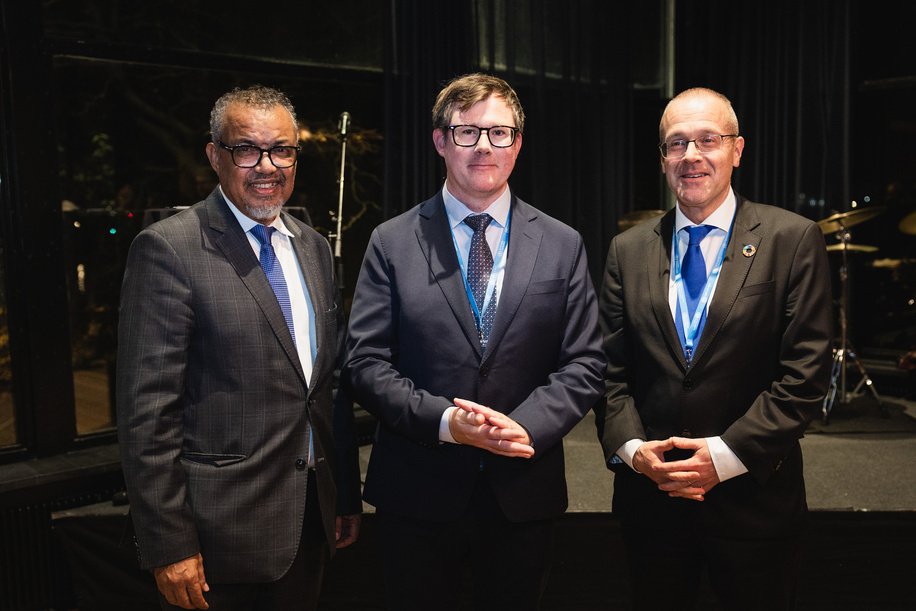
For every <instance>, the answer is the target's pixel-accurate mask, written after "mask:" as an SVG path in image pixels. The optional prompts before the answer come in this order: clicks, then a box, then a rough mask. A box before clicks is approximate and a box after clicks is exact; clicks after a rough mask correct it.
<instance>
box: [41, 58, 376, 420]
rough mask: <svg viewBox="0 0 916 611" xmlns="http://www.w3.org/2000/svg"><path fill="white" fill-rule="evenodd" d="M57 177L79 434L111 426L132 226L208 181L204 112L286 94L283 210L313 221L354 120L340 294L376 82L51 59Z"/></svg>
mask: <svg viewBox="0 0 916 611" xmlns="http://www.w3.org/2000/svg"><path fill="white" fill-rule="evenodd" d="M54 79H55V83H56V85H57V89H58V91H59V94H58V95H57V96H56V97H55V100H56V104H57V106H56V115H57V121H56V124H57V129H58V139H59V153H60V184H61V193H62V198H63V202H62V209H61V215H62V222H63V230H64V264H65V266H66V278H67V291H68V304H69V316H70V333H71V336H70V343H71V348H72V362H73V372H74V374H73V375H74V391H75V398H76V425H77V433H78V434H80V435H85V434H88V433H94V432H98V431H102V430H105V429H108V428H111V427H113V426H114V425H115V419H114V411H115V402H114V379H115V364H116V361H117V330H118V305H119V302H120V290H121V282H122V279H123V275H124V267H125V264H126V261H127V252H128V250H129V248H130V244H131V242H132V241H133V239H134V237H135V236H136V235H137V233H139V231H140V230H141V229H142V228H143V227H144V226H146V225H147V224H149V223H150V222H152V221H153V220H157V219H159V218H161V217H163V216H165V215H167V212H168V211H166V210H163V209H165V208H172V207H175V206H190V205H193V204H195V203H197V202H198V201H200V200H202V199H205V198H206V197H207V195H209V194H210V192H211V191H212V190H213V188H214V187H215V186H216V175H215V173H214V172H213V170H212V168H211V167H210V164H209V161H208V160H207V157H206V154H205V147H206V144H207V142H208V141H209V118H210V109H211V108H212V106H213V103H214V101H215V100H216V99H217V98H218V97H219V96H220V95H222V94H223V93H225V92H226V91H229V90H230V89H232V88H233V87H234V86H237V85H239V86H245V85H250V84H252V83H256V82H260V83H263V84H265V85H269V86H275V87H279V88H280V89H282V90H284V91H285V92H286V93H287V94H288V95H289V96H290V99H291V100H292V102H293V104H294V105H295V106H296V110H297V115H298V118H299V122H300V145H301V146H302V153H301V155H300V159H299V169H298V180H297V181H296V188H295V191H294V192H293V196H292V198H291V200H290V201H289V202H288V203H287V206H288V207H300V208H306V209H307V210H308V213H309V216H310V217H311V219H312V221H313V223H314V225H315V228H316V229H317V230H318V231H320V232H322V233H324V234H325V235H327V233H328V232H329V230H330V229H331V228H332V227H334V226H335V222H334V219H333V218H331V217H330V216H329V211H331V210H334V209H336V203H337V200H338V190H339V186H338V181H337V179H338V172H339V166H340V152H341V144H340V140H339V135H338V127H337V125H338V118H339V116H340V114H341V112H342V111H343V110H347V111H349V113H350V115H351V116H352V117H353V120H352V121H353V123H352V127H351V132H350V134H349V140H348V148H347V157H346V161H347V166H348V176H347V179H346V184H347V185H348V187H349V189H348V192H347V194H346V197H345V212H344V223H343V228H344V230H345V231H346V232H347V233H346V236H347V239H346V240H344V243H343V244H344V258H345V260H346V262H347V265H346V266H345V269H346V275H347V276H348V278H347V287H348V290H351V289H352V286H353V285H354V284H355V277H356V273H357V272H358V269H359V265H358V262H359V260H360V259H361V257H362V253H363V252H364V251H365V246H366V244H367V242H368V235H369V233H370V231H371V229H372V228H374V227H375V225H376V224H377V223H378V222H379V220H380V214H381V212H380V207H379V206H378V205H377V204H376V202H377V201H379V200H380V199H381V179H380V176H381V155H380V148H379V145H380V141H381V136H380V134H379V130H378V126H379V125H380V124H381V108H380V105H379V104H378V103H377V100H378V99H380V98H381V97H382V92H381V81H380V80H379V81H378V83H377V84H375V85H373V84H367V83H366V82H365V80H362V79H354V80H353V81H352V82H349V83H345V82H344V83H335V86H334V87H328V86H327V84H326V83H324V82H318V81H308V80H306V79H291V78H289V77H271V76H270V75H264V74H258V75H243V74H239V73H231V74H230V73H223V72H218V71H208V70H198V69H190V68H188V69H185V68H176V67H169V66H155V65H145V64H135V63H126V62H112V61H96V60H88V59H81V58H73V57H65V56H60V57H56V58H55V59H54Z"/></svg>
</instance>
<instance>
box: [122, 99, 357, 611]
mask: <svg viewBox="0 0 916 611" xmlns="http://www.w3.org/2000/svg"><path fill="white" fill-rule="evenodd" d="M210 129H211V132H212V142H210V143H209V144H207V156H208V157H209V159H210V163H211V165H212V166H213V169H214V170H215V171H216V173H217V175H218V176H219V183H220V184H219V186H218V187H217V188H216V189H215V190H214V191H213V192H212V193H211V194H210V196H209V197H207V199H206V200H204V201H202V202H200V203H198V204H196V205H195V206H193V207H191V208H190V209H189V210H187V211H184V212H181V213H180V214H177V215H175V216H172V217H170V218H168V219H165V220H163V221H160V222H158V223H155V224H153V225H151V226H150V227H149V228H147V229H146V230H144V231H143V232H141V233H140V235H139V236H137V238H136V240H135V241H134V243H133V245H132V246H131V250H130V254H129V257H128V263H127V271H126V273H125V276H124V285H123V289H122V302H121V318H120V326H119V330H118V334H119V338H118V339H119V346H118V350H119V351H118V380H117V395H118V397H117V399H118V400H117V403H118V429H119V434H120V442H121V456H122V461H123V465H124V475H125V480H126V482H127V489H128V494H129V497H130V503H131V516H132V518H133V523H134V526H135V529H136V539H137V547H138V554H139V555H140V561H141V566H142V567H143V568H150V569H152V571H153V574H154V575H155V577H156V582H157V584H158V586H159V590H160V592H161V599H162V607H163V609H175V608H186V609H193V608H198V609H206V608H209V607H210V606H212V607H213V608H214V609H220V610H223V609H232V610H236V609H239V610H240V609H292V608H296V609H314V608H315V607H316V606H317V600H318V594H319V589H320V585H321V577H322V570H323V566H324V561H325V559H326V557H327V556H328V555H329V553H333V549H334V548H335V546H336V547H343V546H345V545H348V544H349V543H351V542H352V541H353V540H355V538H356V535H357V533H358V530H359V512H360V500H359V467H358V457H357V447H356V443H355V437H354V434H353V413H352V410H351V409H346V408H341V409H337V408H335V400H334V396H333V389H332V386H333V379H334V372H335V363H336V361H337V357H338V354H339V353H338V345H339V343H341V342H342V338H343V311H342V308H341V304H340V295H339V292H338V290H337V284H336V282H335V279H334V274H333V259H332V256H331V251H330V247H329V245H328V243H327V241H326V240H325V239H324V238H323V237H322V236H320V235H319V234H318V233H316V232H315V231H314V230H312V229H311V228H310V227H308V226H306V225H305V224H303V223H300V222H299V221H297V220H296V219H294V218H292V217H291V216H289V215H288V214H286V213H284V212H282V206H283V204H284V203H285V202H286V201H288V199H289V196H290V194H291V193H292V190H293V184H294V179H295V171H296V161H297V158H298V153H299V147H298V145H297V143H298V126H297V123H296V118H295V111H294V109H293V107H292V104H291V103H290V102H289V100H288V99H287V98H286V96H284V95H283V94H282V93H280V92H278V91H276V90H273V89H269V88H266V87H260V86H256V87H252V88H250V89H243V90H239V89H235V90H233V91H232V92H230V93H227V94H226V95H224V96H223V97H221V98H220V99H219V100H218V101H217V102H216V105H215V106H214V108H213V111H212V113H211V117H210ZM345 403H346V402H342V403H341V405H343V404H345Z"/></svg>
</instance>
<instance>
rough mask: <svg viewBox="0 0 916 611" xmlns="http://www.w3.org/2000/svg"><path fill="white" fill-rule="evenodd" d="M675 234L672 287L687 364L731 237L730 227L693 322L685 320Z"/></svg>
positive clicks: (679, 258)
mask: <svg viewBox="0 0 916 611" xmlns="http://www.w3.org/2000/svg"><path fill="white" fill-rule="evenodd" d="M677 234H678V232H677V231H675V232H674V233H673V235H672V236H671V249H672V250H673V251H674V285H675V287H676V288H677V301H678V305H679V306H680V307H681V323H682V325H683V327H684V348H685V350H686V353H687V362H688V364H689V363H690V359H691V357H692V355H693V347H694V345H695V344H696V339H697V330H698V329H699V327H700V320H701V319H702V318H703V312H705V311H706V306H707V304H708V303H709V296H710V295H711V294H712V289H713V288H714V287H715V286H716V281H717V280H718V278H719V271H720V270H721V269H722V262H723V261H724V260H725V249H726V247H727V246H728V238H729V236H731V226H729V229H728V231H726V232H725V239H724V240H722V246H720V247H719V254H718V255H717V256H716V261H715V263H714V264H713V266H712V271H711V272H710V273H709V277H708V278H706V285H705V286H704V287H703V292H702V293H701V294H700V300H699V301H698V302H697V309H696V312H694V313H693V320H687V316H688V314H687V295H686V293H685V292H684V282H683V280H682V278H681V254H680V249H679V248H678V239H677Z"/></svg>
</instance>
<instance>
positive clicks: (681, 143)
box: [658, 134, 739, 159]
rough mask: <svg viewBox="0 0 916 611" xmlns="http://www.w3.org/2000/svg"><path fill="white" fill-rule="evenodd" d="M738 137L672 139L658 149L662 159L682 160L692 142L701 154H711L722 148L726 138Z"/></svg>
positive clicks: (713, 136)
mask: <svg viewBox="0 0 916 611" xmlns="http://www.w3.org/2000/svg"><path fill="white" fill-rule="evenodd" d="M738 137H739V135H738V134H706V135H704V136H700V137H699V138H695V139H693V140H685V139H684V138H672V139H671V140H667V141H665V142H662V143H661V144H659V145H658V148H659V150H660V151H661V152H662V157H664V158H665V159H680V158H681V157H683V156H684V155H686V154H687V147H688V146H690V143H691V142H693V144H694V145H695V146H696V147H697V150H698V151H699V152H701V153H711V152H713V151H717V150H719V149H720V148H722V143H723V142H725V139H726V138H738Z"/></svg>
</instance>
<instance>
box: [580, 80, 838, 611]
mask: <svg viewBox="0 0 916 611" xmlns="http://www.w3.org/2000/svg"><path fill="white" fill-rule="evenodd" d="M659 137H660V142H661V145H660V150H661V166H662V171H663V172H664V174H665V177H666V178H667V181H668V185H669V187H670V188H671V190H672V192H674V194H675V195H676V196H677V207H676V208H675V209H674V210H671V211H670V212H669V213H667V214H665V215H664V216H662V217H661V218H660V219H656V220H652V221H648V222H646V223H643V224H641V225H638V226H637V227H634V228H633V229H630V230H629V231H626V232H624V233H622V234H620V235H618V236H617V237H615V238H614V240H613V241H612V242H611V247H610V250H609V252H608V257H607V266H606V268H605V276H604V282H603V286H602V289H601V295H600V310H601V326H602V330H603V332H604V342H605V350H606V352H607V357H608V375H607V401H606V402H605V403H602V404H599V407H598V408H596V414H597V425H598V435H599V438H600V439H601V443H602V445H603V448H604V454H605V458H606V460H607V463H608V466H609V467H610V468H611V469H613V470H614V472H615V479H614V514H615V515H616V516H618V517H619V518H620V521H621V526H622V530H623V534H624V541H625V543H626V547H627V556H628V561H629V567H630V575H631V580H632V583H633V587H634V596H635V599H636V608H639V609H674V608H677V609H689V608H694V607H695V606H696V604H697V592H698V587H697V586H698V584H699V583H700V576H701V571H702V570H703V569H704V567H707V568H708V572H709V579H710V582H711V584H712V587H713V589H714V591H715V592H716V594H717V595H718V597H719V598H720V599H721V601H722V602H723V604H724V605H725V607H726V608H728V609H768V610H772V609H786V608H791V607H792V605H793V598H794V592H795V582H796V575H797V569H798V565H799V558H800V551H801V544H800V535H801V532H802V527H803V524H804V517H805V513H806V509H807V507H806V503H805V483H804V478H803V470H802V455H801V447H800V446H799V439H800V438H801V437H802V435H803V433H804V431H805V428H806V426H807V425H808V423H809V421H810V420H811V419H812V418H813V417H814V416H815V415H817V414H818V413H819V411H820V405H821V401H822V399H823V397H824V393H825V391H826V388H827V381H828V372H829V367H830V341H831V329H830V327H831V324H830V279H829V274H828V268H827V253H826V248H825V245H824V238H823V233H822V232H821V230H820V229H819V228H818V226H817V224H815V223H814V222H812V221H810V220H808V219H805V218H803V217H800V216H798V215H796V214H793V213H791V212H788V211H786V210H783V209H781V208H776V207H774V206H765V205H761V204H755V203H753V202H750V201H748V200H746V199H745V198H743V197H741V196H739V195H737V194H736V193H735V192H734V191H733V189H732V187H731V175H732V170H733V168H735V167H738V165H739V163H740V161H741V154H742V152H743V151H744V138H742V137H741V136H740V132H739V130H738V119H737V117H736V116H735V111H734V110H733V109H732V106H731V103H730V102H729V101H728V99H727V98H725V96H723V95H721V94H719V93H716V92H714V91H711V90H709V89H691V90H688V91H685V92H684V93H682V94H680V95H678V96H677V97H675V98H674V99H673V100H672V101H671V102H670V103H669V104H668V107H667V108H666V109H665V112H664V114H663V116H662V120H661V125H660V127H659ZM699 501H702V502H699Z"/></svg>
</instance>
